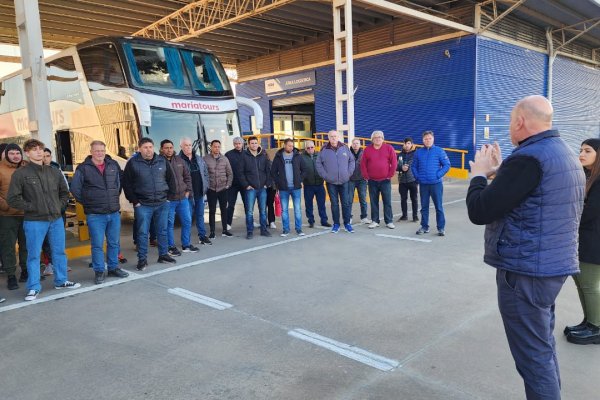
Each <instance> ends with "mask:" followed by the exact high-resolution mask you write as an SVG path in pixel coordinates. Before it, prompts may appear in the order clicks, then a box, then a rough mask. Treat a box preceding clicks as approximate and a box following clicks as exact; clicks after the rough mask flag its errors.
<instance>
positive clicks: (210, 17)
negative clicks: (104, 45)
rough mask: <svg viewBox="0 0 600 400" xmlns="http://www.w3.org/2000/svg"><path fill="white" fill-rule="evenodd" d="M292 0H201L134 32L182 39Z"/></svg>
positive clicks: (176, 40) (172, 39)
mask: <svg viewBox="0 0 600 400" xmlns="http://www.w3.org/2000/svg"><path fill="white" fill-rule="evenodd" d="M292 1H294V0H200V1H196V2H194V3H191V4H189V5H187V6H185V7H182V8H181V9H179V10H177V11H175V12H173V13H171V14H170V15H168V16H166V17H164V18H162V19H160V20H158V21H157V22H155V23H153V24H151V25H149V26H147V27H146V28H144V29H140V30H139V31H137V32H135V33H134V35H136V36H143V37H147V38H154V39H162V40H170V41H174V42H180V41H183V40H187V39H191V38H193V37H198V36H200V35H202V34H203V33H206V32H210V31H213V30H215V29H218V28H221V27H223V26H226V25H230V24H233V23H235V22H238V21H241V20H243V19H246V18H250V17H253V16H255V15H259V14H262V13H264V12H267V11H269V10H272V9H275V8H277V7H281V6H283V5H285V4H288V3H291V2H292Z"/></svg>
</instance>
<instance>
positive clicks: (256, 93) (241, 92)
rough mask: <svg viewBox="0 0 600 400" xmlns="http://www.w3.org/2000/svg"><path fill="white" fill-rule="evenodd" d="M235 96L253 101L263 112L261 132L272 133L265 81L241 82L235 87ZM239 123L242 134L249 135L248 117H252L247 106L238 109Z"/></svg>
mask: <svg viewBox="0 0 600 400" xmlns="http://www.w3.org/2000/svg"><path fill="white" fill-rule="evenodd" d="M235 91H236V95H237V96H242V97H247V98H250V99H254V101H256V102H257V103H258V104H259V105H260V108H262V110H263V129H262V131H261V132H263V133H270V132H272V131H273V129H272V127H271V107H270V104H269V98H268V97H267V96H266V95H265V80H264V79H261V80H257V81H251V82H241V83H238V84H237V86H236V89H235ZM239 115H240V123H241V125H242V132H243V133H244V134H246V133H250V131H251V130H252V127H251V125H250V116H251V115H254V113H253V111H252V109H251V108H250V107H247V106H240V109H239Z"/></svg>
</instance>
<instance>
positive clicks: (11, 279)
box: [6, 275, 19, 290]
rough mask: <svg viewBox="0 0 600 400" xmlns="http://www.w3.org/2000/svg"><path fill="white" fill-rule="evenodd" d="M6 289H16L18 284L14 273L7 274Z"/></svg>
mask: <svg viewBox="0 0 600 400" xmlns="http://www.w3.org/2000/svg"><path fill="white" fill-rule="evenodd" d="M6 286H7V287H8V290H16V289H18V288H19V284H18V283H17V277H16V276H14V275H9V276H8V280H7V285H6Z"/></svg>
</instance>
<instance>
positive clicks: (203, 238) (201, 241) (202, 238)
mask: <svg viewBox="0 0 600 400" xmlns="http://www.w3.org/2000/svg"><path fill="white" fill-rule="evenodd" d="M200 244H212V242H211V241H210V239H209V238H207V237H206V236H202V237H201V238H200Z"/></svg>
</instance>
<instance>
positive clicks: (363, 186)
mask: <svg viewBox="0 0 600 400" xmlns="http://www.w3.org/2000/svg"><path fill="white" fill-rule="evenodd" d="M354 190H356V191H358V202H359V203H360V219H363V218H367V181H366V180H364V179H361V180H360V181H348V201H349V202H350V210H352V203H353V202H354ZM351 212H352V211H351Z"/></svg>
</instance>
